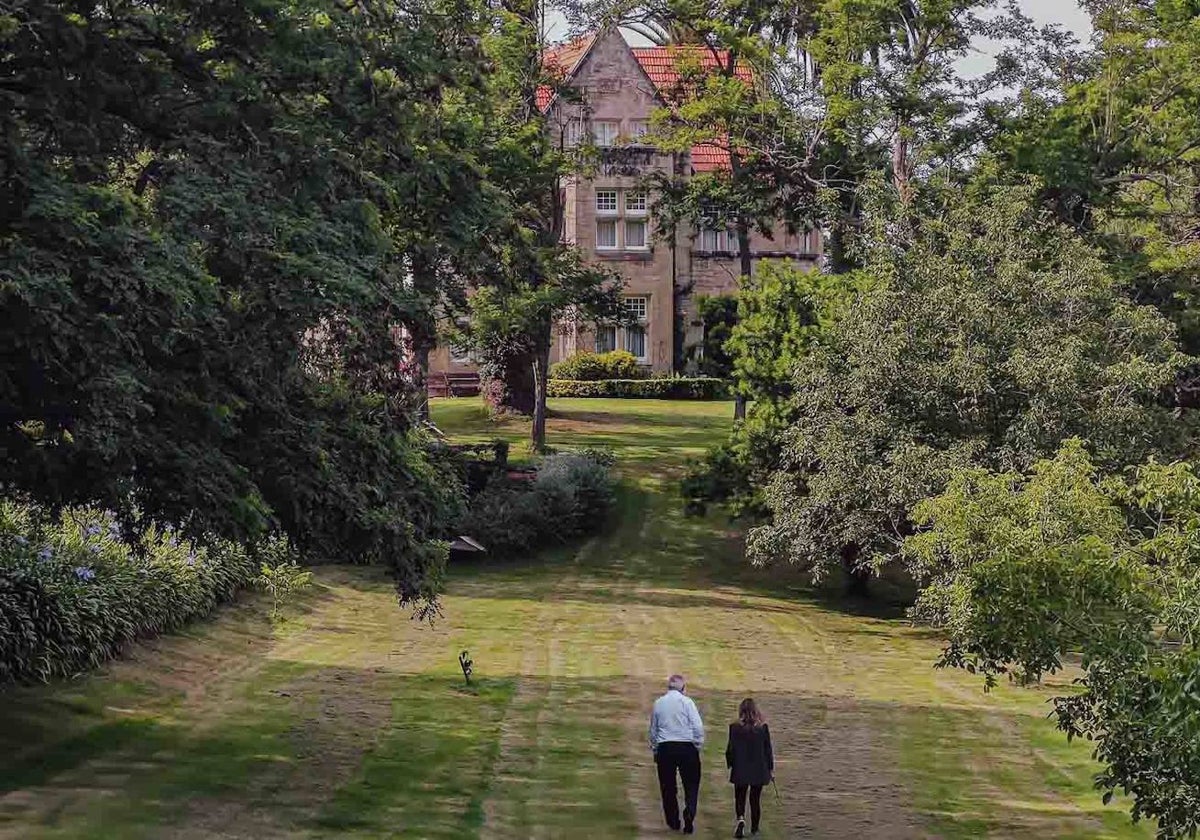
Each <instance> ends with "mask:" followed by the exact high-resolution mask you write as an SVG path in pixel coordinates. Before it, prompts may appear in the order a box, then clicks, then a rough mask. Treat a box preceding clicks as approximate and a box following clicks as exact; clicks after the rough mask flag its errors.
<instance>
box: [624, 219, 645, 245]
mask: <svg viewBox="0 0 1200 840" xmlns="http://www.w3.org/2000/svg"><path fill="white" fill-rule="evenodd" d="M625 247H626V248H645V247H646V223H645V222H644V221H634V220H633V219H630V220H628V221H626V222H625Z"/></svg>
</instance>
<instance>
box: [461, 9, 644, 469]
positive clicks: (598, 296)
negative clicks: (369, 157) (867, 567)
mask: <svg viewBox="0 0 1200 840" xmlns="http://www.w3.org/2000/svg"><path fill="white" fill-rule="evenodd" d="M541 20H542V8H541V3H540V0H504V2H502V3H500V5H499V8H498V9H497V17H496V26H495V28H494V31H493V32H492V33H491V36H490V38H489V39H488V45H487V46H488V51H489V54H490V56H491V57H492V60H493V62H494V66H495V72H494V74H493V76H492V78H491V87H490V91H491V95H492V103H493V107H494V109H495V111H494V114H493V125H494V130H495V132H496V135H495V141H494V146H493V152H492V157H491V160H490V172H491V175H492V179H493V181H494V182H495V183H497V184H500V185H503V187H504V189H505V192H506V195H507V197H508V200H509V202H510V207H511V218H512V219H513V220H514V222H515V224H514V225H513V227H512V229H511V230H510V233H511V236H512V241H511V244H510V245H509V247H508V248H507V251H506V253H505V255H504V258H503V272H502V274H501V275H500V276H499V277H498V279H497V280H496V282H495V286H496V289H495V291H494V292H493V293H491V294H488V295H485V296H484V297H482V298H480V299H479V302H478V303H473V304H472V309H473V311H474V314H475V317H477V318H478V319H479V320H480V323H479V324H477V325H475V326H473V327H472V329H471V333H472V334H473V335H474V336H475V338H474V339H473V341H474V343H475V346H476V347H477V348H478V351H479V352H481V353H483V354H484V355H485V371H487V370H489V369H490V370H491V371H495V373H496V374H501V373H502V377H503V380H504V383H505V391H514V390H515V391H519V389H520V385H521V384H522V383H524V382H528V383H529V384H531V385H532V387H533V399H532V413H533V422H532V428H531V438H532V444H533V447H534V449H535V450H542V449H544V448H545V445H546V413H547V409H546V386H547V378H548V375H549V368H550V347H551V342H552V340H553V333H554V328H555V325H556V324H557V323H559V322H560V321H562V320H564V319H566V320H570V319H583V318H589V319H593V320H600V321H603V320H612V319H614V318H619V317H623V309H622V308H621V306H622V304H621V298H620V288H621V283H620V280H619V278H618V277H617V275H615V274H613V273H612V272H609V271H606V270H604V269H602V268H601V267H598V266H588V265H586V264H585V263H584V261H583V260H582V258H581V256H580V255H579V253H578V252H577V251H576V250H575V249H573V248H572V247H570V246H569V245H567V244H565V243H563V241H562V235H563V207H562V202H563V191H562V189H561V182H562V178H563V177H564V175H565V174H566V173H567V172H569V171H571V169H572V167H573V166H574V165H575V162H574V161H573V159H572V157H571V156H570V155H568V154H567V153H566V152H565V150H564V148H563V147H562V143H561V141H560V142H557V143H556V141H555V138H554V137H553V136H552V134H551V132H550V131H549V130H548V126H547V121H546V115H545V114H544V113H543V112H542V109H541V108H540V107H539V105H538V90H539V89H542V90H546V89H550V90H558V89H559V88H561V87H562V80H561V79H558V78H556V77H555V76H554V74H553V73H552V72H551V70H550V69H549V68H547V67H545V66H544V65H543V62H542V54H543V50H544V46H545V45H544V43H543V41H542V33H541ZM514 384H516V385H518V388H517V389H513V388H512V387H511V386H512V385H514ZM485 387H486V386H485Z"/></svg>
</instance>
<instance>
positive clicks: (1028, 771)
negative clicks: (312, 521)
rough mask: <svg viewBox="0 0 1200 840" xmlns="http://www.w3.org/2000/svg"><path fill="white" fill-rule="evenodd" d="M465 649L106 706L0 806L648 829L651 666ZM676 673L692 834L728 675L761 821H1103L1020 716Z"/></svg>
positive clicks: (1073, 757) (278, 672)
mask: <svg viewBox="0 0 1200 840" xmlns="http://www.w3.org/2000/svg"><path fill="white" fill-rule="evenodd" d="M486 667H487V663H481V670H483V671H485V674H484V676H483V677H482V678H481V679H480V680H478V681H477V682H476V684H475V686H474V687H473V688H472V689H470V690H464V688H463V686H462V683H461V680H460V679H457V678H450V677H444V676H412V675H405V674H399V673H393V672H389V671H387V670H385V669H381V668H349V667H340V666H314V665H312V664H311V663H305V662H279V663H277V664H276V665H275V666H274V667H272V668H269V669H266V670H264V671H262V672H261V673H259V674H257V675H255V678H254V681H253V684H252V685H247V686H246V687H245V691H244V692H242V693H241V695H240V696H239V699H238V700H237V701H236V702H227V703H225V704H224V705H223V706H222V708H220V709H211V708H210V709H207V710H205V713H204V715H201V716H200V717H151V716H136V715H129V714H127V713H122V712H121V710H118V709H113V708H107V709H104V710H103V712H102V714H100V715H99V720H98V721H97V722H96V725H95V726H94V727H92V728H91V729H90V730H89V731H88V732H87V733H86V735H85V736H83V737H80V738H75V739H72V740H66V741H63V740H60V741H48V742H46V743H44V744H38V743H34V744H33V745H32V747H33V749H32V750H31V752H30V753H29V754H28V755H27V756H26V757H25V758H24V759H22V760H21V761H19V762H16V763H15V764H8V765H6V766H5V768H4V770H3V773H2V775H0V778H2V779H3V781H4V789H5V790H7V791H9V792H17V793H19V794H20V795H19V796H9V797H6V798H5V801H4V803H3V805H2V806H0V822H2V823H3V824H5V825H6V826H7V827H9V828H17V829H19V828H20V827H21V826H30V827H31V826H34V825H36V826H38V827H40V828H48V829H51V830H57V831H60V832H62V833H65V834H69V835H73V836H92V835H94V834H95V832H97V831H100V832H101V833H104V834H106V835H107V836H121V837H134V836H163V835H164V834H166V833H172V834H180V835H188V836H196V835H200V836H223V837H231V838H241V837H246V838H261V837H270V836H282V835H288V834H296V833H311V832H315V833H317V834H319V835H325V834H328V835H330V836H349V835H356V834H362V835H369V836H377V835H379V834H381V833H383V834H388V835H393V836H422V837H429V838H455V840H457V838H460V837H468V836H476V834H477V832H478V831H479V829H480V827H481V825H482V824H483V823H484V821H485V819H487V818H488V816H489V813H490V814H492V816H493V817H495V816H496V814H497V813H498V812H497V811H496V810H495V809H496V808H499V809H500V810H499V813H500V814H501V815H505V814H506V815H507V816H508V818H509V819H510V820H515V821H516V823H517V824H516V825H515V826H513V827H515V828H519V829H523V830H524V831H525V832H531V833H535V834H536V833H537V832H538V830H539V829H540V830H541V831H542V833H543V834H545V835H546V836H588V837H629V836H634V835H635V834H636V835H639V836H640V835H643V834H644V833H645V829H651V830H661V827H660V826H659V825H658V820H659V818H658V816H657V807H658V803H657V791H656V788H655V784H654V776H653V768H652V764H651V762H650V758H649V755H648V753H647V752H646V750H645V746H644V741H643V739H644V726H645V718H646V715H647V714H648V710H649V706H650V703H651V702H652V700H653V699H654V697H655V696H657V695H658V694H659V693H661V691H662V687H661V684H660V683H659V682H658V681H648V680H643V679H634V678H628V677H610V678H606V679H598V678H588V679H583V678H574V677H566V676H553V677H546V676H540V675H531V674H517V673H496V674H488V673H486ZM690 676H691V678H692V683H693V684H692V686H691V688H690V691H691V693H692V694H693V696H694V697H695V698H696V700H697V702H698V703H699V705H700V708H701V709H702V711H703V713H704V714H705V717H706V719H707V721H708V728H709V731H710V733H711V735H710V739H709V744H708V746H707V747H706V750H705V755H704V761H705V777H704V778H705V781H704V785H703V787H702V798H701V816H700V822H701V825H702V832H703V831H707V830H708V829H709V827H710V826H713V825H716V824H717V823H718V822H719V823H720V825H722V826H725V825H727V824H728V823H727V822H726V820H727V819H728V817H727V813H728V810H729V800H730V798H731V796H730V788H729V786H728V785H727V784H726V783H725V771H724V768H723V762H722V760H721V751H722V750H723V748H724V722H725V721H727V720H729V719H731V718H732V717H733V716H734V714H735V711H736V708H737V704H738V702H739V701H740V700H741V698H742V697H743V696H744V695H745V694H747V693H753V694H754V696H755V697H756V699H757V700H758V701H759V703H760V705H761V706H762V708H763V709H764V711H765V712H766V713H767V715H768V716H769V719H770V724H771V729H772V734H773V737H774V741H775V746H776V752H777V755H778V766H777V776H778V780H779V793H780V802H778V803H776V802H775V801H774V798H773V796H772V795H771V794H768V796H767V801H766V806H767V807H766V813H767V817H766V819H767V826H768V829H769V830H770V831H773V832H775V833H774V834H771V835H768V836H786V837H806V836H813V837H856V838H862V840H866V839H867V838H885V837H886V838H889V840H894V839H895V838H904V837H922V836H928V834H929V831H928V829H936V830H937V831H938V832H939V833H941V834H943V835H944V836H947V837H963V838H965V837H975V836H984V835H987V834H989V833H992V832H995V831H1000V832H1003V833H1004V835H1005V836H1008V837H1017V838H1025V837H1028V838H1035V837H1038V838H1040V837H1047V836H1067V835H1075V836H1099V833H1100V832H1099V831H1098V829H1100V827H1101V826H1106V827H1116V826H1119V824H1120V823H1121V821H1122V819H1123V817H1122V815H1121V813H1120V812H1119V811H1117V810H1115V809H1107V811H1106V810H1105V809H1103V808H1101V807H1100V806H1099V804H1098V798H1097V800H1096V802H1095V807H1094V808H1093V807H1088V800H1087V798H1086V796H1087V794H1088V791H1087V789H1086V788H1087V785H1088V781H1087V771H1088V762H1087V760H1086V748H1085V747H1082V746H1077V747H1076V748H1074V752H1072V753H1071V754H1070V755H1069V756H1068V757H1067V759H1065V760H1064V759H1063V758H1062V757H1061V756H1059V757H1057V758H1056V762H1057V763H1056V762H1048V761H1047V760H1045V759H1044V758H1043V757H1040V756H1039V755H1037V754H1035V753H1031V751H1030V750H1029V748H1028V742H1027V740H1026V735H1025V731H1026V730H1025V727H1026V726H1027V725H1028V722H1027V721H1026V720H1025V718H1026V717H1027V716H1021V715H1015V714H1008V713H1003V712H992V711H989V713H988V715H989V718H988V720H983V719H981V715H982V714H983V712H981V711H980V710H978V709H974V710H972V709H960V708H948V707H940V706H936V705H908V704H905V703H881V702H864V701H860V700H856V699H854V698H850V697H829V696H820V695H816V694H808V693H806V692H805V691H803V690H777V689H772V690H767V691H755V692H750V691H742V690H737V689H730V688H722V689H714V688H709V687H707V686H706V684H705V683H706V680H705V675H704V674H702V673H692V674H691V675H690ZM518 682H520V683H521V685H522V686H523V688H522V694H521V697H520V698H518V696H517V685H518ZM506 733H507V734H506ZM1064 761H1065V763H1064ZM514 773H516V774H517V775H516V776H513V775H512V774H514ZM582 790H586V791H587V793H586V795H583V796H581V795H580V791H582ZM1081 796H1083V797H1084V799H1082V800H1081V799H1080V797H1081ZM638 801H640V805H638V804H637V802H638ZM1081 802H1082V806H1081V804H1080V803H1081ZM489 803H491V804H489ZM1081 808H1084V809H1086V812H1085V811H1084V810H1081ZM639 814H641V816H640V817H639V816H638V815H639ZM647 815H653V816H652V817H649V816H647ZM646 820H650V823H651V824H649V825H648V824H647V823H646ZM636 825H640V827H641V829H642V830H639V829H638V828H635V827H634V826H636ZM1129 836H1134V835H1132V834H1130V835H1129Z"/></svg>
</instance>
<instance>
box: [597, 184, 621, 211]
mask: <svg viewBox="0 0 1200 840" xmlns="http://www.w3.org/2000/svg"><path fill="white" fill-rule="evenodd" d="M596 213H597V214H598V215H602V216H615V215H617V191H616V190H596Z"/></svg>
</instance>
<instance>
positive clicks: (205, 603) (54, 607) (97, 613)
mask: <svg viewBox="0 0 1200 840" xmlns="http://www.w3.org/2000/svg"><path fill="white" fill-rule="evenodd" d="M286 551H287V544H286V542H284V541H282V540H277V541H270V542H267V543H263V544H262V546H261V548H259V549H258V550H256V551H255V552H254V553H255V556H253V557H252V556H251V553H250V552H247V551H246V550H245V549H243V548H241V547H239V546H237V545H235V544H233V543H229V542H224V541H214V542H212V543H210V544H208V545H201V544H199V543H197V542H195V541H192V540H189V539H185V538H183V537H182V536H181V535H180V534H178V533H177V532H175V531H174V530H172V529H170V528H165V527H162V528H160V527H150V528H148V529H147V530H145V531H144V532H143V533H142V534H141V535H140V536H139V537H138V538H137V540H136V542H134V543H133V544H130V543H129V542H127V541H126V540H125V539H124V537H123V534H122V530H121V526H120V523H119V522H118V521H117V520H116V518H115V516H114V515H113V514H112V513H110V512H106V511H100V510H97V509H94V508H74V509H68V510H65V511H64V512H62V513H61V514H60V515H58V516H51V515H49V514H48V513H47V512H45V511H44V510H43V509H41V508H38V507H36V506H34V505H30V504H23V503H19V502H15V501H11V500H0V683H4V682H11V681H14V680H15V681H33V680H48V679H51V678H53V677H63V676H70V675H72V674H75V673H78V672H79V671H82V670H85V669H87V668H92V667H95V666H96V665H99V664H100V663H101V662H103V661H105V660H106V659H109V658H111V657H112V656H115V655H116V654H117V653H119V652H120V650H121V648H122V647H123V646H124V645H126V644H128V643H129V642H131V641H133V640H135V639H138V638H144V637H147V636H154V635H157V634H159V633H163V632H165V631H168V630H171V629H174V628H176V627H179V626H180V625H182V624H184V623H185V622H187V621H189V620H191V619H193V618H196V617H198V616H202V615H205V614H207V613H209V612H210V611H211V610H212V609H213V607H215V606H216V605H217V604H218V603H220V602H222V601H227V600H229V599H230V598H231V597H233V595H234V594H235V593H236V592H237V591H238V590H239V589H241V588H242V587H244V586H245V585H247V584H248V583H249V582H250V580H251V579H252V578H253V577H254V574H255V572H256V571H257V570H258V565H259V563H260V562H262V560H263V557H262V555H264V554H265V555H273V554H278V553H280V552H284V553H286Z"/></svg>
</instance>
